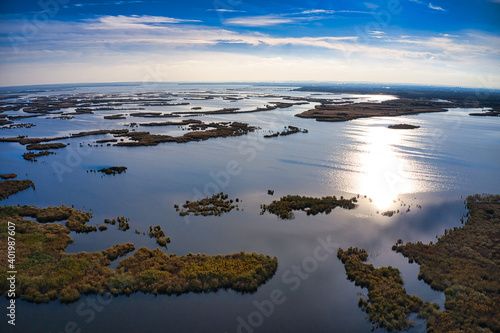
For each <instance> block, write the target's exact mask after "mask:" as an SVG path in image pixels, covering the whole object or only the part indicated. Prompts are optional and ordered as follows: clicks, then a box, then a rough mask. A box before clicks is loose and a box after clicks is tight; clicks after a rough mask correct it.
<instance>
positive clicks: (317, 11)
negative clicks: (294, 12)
mask: <svg viewBox="0 0 500 333" xmlns="http://www.w3.org/2000/svg"><path fill="white" fill-rule="evenodd" d="M333 13H335V11H334V10H327V9H310V10H304V11H302V12H300V14H333Z"/></svg>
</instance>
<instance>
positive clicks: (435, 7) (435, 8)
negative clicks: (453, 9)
mask: <svg viewBox="0 0 500 333" xmlns="http://www.w3.org/2000/svg"><path fill="white" fill-rule="evenodd" d="M429 8H430V9H434V10H440V11H443V12H445V11H446V9H443V8H442V7H439V6H434V5H433V4H432V3H430V2H429Z"/></svg>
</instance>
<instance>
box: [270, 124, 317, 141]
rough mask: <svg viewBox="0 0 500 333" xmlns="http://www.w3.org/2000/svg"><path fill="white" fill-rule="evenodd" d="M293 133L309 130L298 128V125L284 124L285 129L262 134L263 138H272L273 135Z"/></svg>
mask: <svg viewBox="0 0 500 333" xmlns="http://www.w3.org/2000/svg"><path fill="white" fill-rule="evenodd" d="M295 133H309V131H308V130H306V129H302V128H298V127H295V126H291V125H290V126H285V129H284V130H283V131H282V132H279V131H278V132H276V133H272V134H267V135H264V137H265V138H274V137H278V136H286V135H290V134H295Z"/></svg>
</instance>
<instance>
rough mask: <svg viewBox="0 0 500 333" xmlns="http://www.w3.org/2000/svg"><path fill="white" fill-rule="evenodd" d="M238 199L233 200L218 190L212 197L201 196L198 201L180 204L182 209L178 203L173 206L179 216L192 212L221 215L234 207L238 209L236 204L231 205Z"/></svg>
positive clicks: (196, 214)
mask: <svg viewBox="0 0 500 333" xmlns="http://www.w3.org/2000/svg"><path fill="white" fill-rule="evenodd" d="M239 201H240V200H239V199H238V198H236V199H235V200H233V199H229V196H228V195H227V194H224V193H223V192H220V193H216V194H214V195H212V197H209V198H203V199H201V200H198V201H186V203H185V204H183V205H182V208H184V209H180V208H179V205H174V208H175V210H176V211H178V212H179V215H180V216H186V215H189V214H194V215H195V216H198V215H203V216H209V215H215V216H221V215H222V214H223V213H229V212H230V211H232V210H233V209H235V208H236V209H239V208H238V205H237V204H234V205H233V203H234V202H239Z"/></svg>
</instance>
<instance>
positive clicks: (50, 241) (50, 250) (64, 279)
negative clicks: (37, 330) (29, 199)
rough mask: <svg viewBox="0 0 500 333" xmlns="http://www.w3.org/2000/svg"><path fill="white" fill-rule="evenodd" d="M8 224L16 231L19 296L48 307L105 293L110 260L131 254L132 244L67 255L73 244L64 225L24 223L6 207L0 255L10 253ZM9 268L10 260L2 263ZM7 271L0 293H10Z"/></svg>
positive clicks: (0, 280)
mask: <svg viewBox="0 0 500 333" xmlns="http://www.w3.org/2000/svg"><path fill="white" fill-rule="evenodd" d="M8 221H10V222H12V223H14V224H15V231H16V237H15V239H16V262H15V267H16V270H17V275H16V296H17V297H20V298H22V299H25V300H28V301H32V302H37V303H46V302H49V301H51V300H55V299H59V300H60V301H61V302H73V301H76V300H77V299H78V298H80V294H90V293H103V292H105V291H106V285H107V280H108V279H109V278H110V276H112V275H113V270H111V269H109V268H107V267H106V266H107V265H109V264H110V260H115V259H116V258H117V257H118V256H121V255H124V254H126V253H128V252H130V251H132V250H134V246H133V245H132V244H124V245H116V246H114V247H112V248H110V249H108V250H106V251H101V252H93V253H85V252H81V253H76V254H67V253H64V252H63V251H64V250H65V249H66V247H67V246H68V244H70V243H72V242H73V240H72V239H71V237H70V236H69V235H68V234H69V232H70V230H69V228H67V227H65V226H63V225H61V224H45V225H41V224H39V223H37V222H35V221H32V220H23V219H22V218H21V216H20V215H19V209H18V208H17V207H3V208H2V209H1V217H0V239H2V241H1V242H0V251H1V252H2V253H7V243H8V242H7V230H8V229H7V228H8ZM0 264H1V265H2V267H8V266H7V256H3V257H2V258H1V259H0ZM6 278H7V271H6V270H2V271H0V293H1V294H5V293H6V292H7V291H8V289H9V286H8V281H7V280H6Z"/></svg>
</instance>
